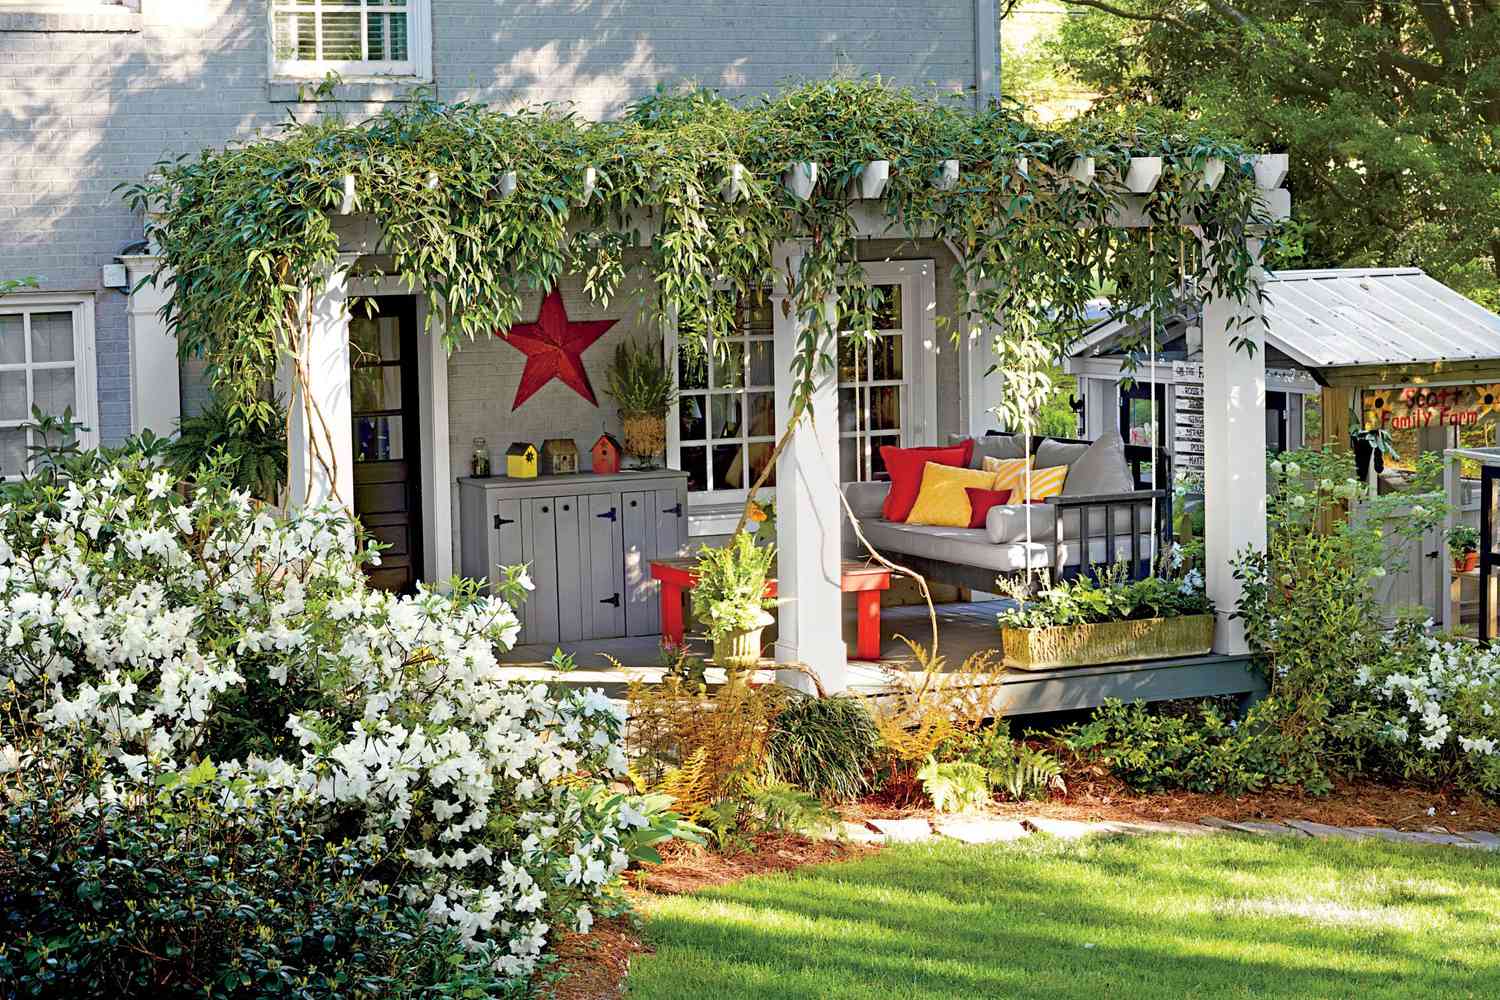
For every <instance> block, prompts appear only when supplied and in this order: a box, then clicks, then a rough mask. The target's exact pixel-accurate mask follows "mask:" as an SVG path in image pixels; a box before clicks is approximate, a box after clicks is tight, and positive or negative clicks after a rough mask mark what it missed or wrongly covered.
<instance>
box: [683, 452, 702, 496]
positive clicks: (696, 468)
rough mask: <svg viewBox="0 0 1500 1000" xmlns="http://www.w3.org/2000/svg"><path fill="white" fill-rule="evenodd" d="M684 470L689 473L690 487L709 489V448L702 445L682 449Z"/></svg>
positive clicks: (693, 488) (691, 488) (692, 488)
mask: <svg viewBox="0 0 1500 1000" xmlns="http://www.w3.org/2000/svg"><path fill="white" fill-rule="evenodd" d="M682 471H683V472H686V473H687V474H688V489H690V490H706V489H708V450H707V449H706V448H704V447H703V446H702V445H698V446H697V447H696V448H684V449H682Z"/></svg>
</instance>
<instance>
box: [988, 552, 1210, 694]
mask: <svg viewBox="0 0 1500 1000" xmlns="http://www.w3.org/2000/svg"><path fill="white" fill-rule="evenodd" d="M1124 569H1125V568H1124V566H1119V567H1116V568H1114V569H1112V570H1109V571H1105V572H1101V573H1099V574H1097V575H1096V576H1081V577H1079V578H1078V579H1077V580H1073V581H1064V582H1061V583H1058V584H1057V585H1056V586H1053V587H1049V588H1048V589H1046V590H1043V591H1042V592H1041V593H1040V594H1038V595H1036V597H1034V598H1032V599H1029V600H1020V601H1018V603H1017V606H1016V607H1015V608H1010V609H1007V610H1005V611H1003V612H1001V613H1000V616H999V619H1000V637H1001V645H1002V647H1003V649H1004V661H1005V665H1006V666H1007V667H1014V668H1015V669H1017V670H1050V669H1055V668H1059V667H1081V666H1094V665H1098V664H1105V663H1126V662H1130V661H1134V660H1160V659H1167V658H1170V657H1177V656H1199V655H1202V654H1204V653H1207V652H1209V651H1210V650H1211V649H1213V643H1214V605H1213V602H1212V601H1211V600H1210V599H1209V598H1208V595H1207V594H1206V593H1204V590H1203V579H1202V576H1201V574H1199V573H1198V572H1197V570H1192V571H1190V572H1188V573H1186V574H1185V575H1183V576H1181V577H1175V578H1174V577H1170V576H1151V577H1147V578H1146V579H1144V580H1126V579H1125V572H1124Z"/></svg>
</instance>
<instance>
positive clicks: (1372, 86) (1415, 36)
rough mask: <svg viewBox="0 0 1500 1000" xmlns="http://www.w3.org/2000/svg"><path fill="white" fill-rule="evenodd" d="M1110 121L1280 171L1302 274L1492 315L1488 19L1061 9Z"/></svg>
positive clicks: (1241, 5)
mask: <svg viewBox="0 0 1500 1000" xmlns="http://www.w3.org/2000/svg"><path fill="white" fill-rule="evenodd" d="M1065 2H1066V3H1067V4H1068V6H1069V7H1070V8H1071V9H1072V10H1073V12H1074V13H1076V14H1078V15H1079V16H1076V17H1071V18H1067V19H1065V21H1064V24H1063V26H1062V28H1061V29H1060V31H1059V32H1058V35H1057V37H1056V39H1055V40H1054V41H1053V42H1052V43H1050V50H1051V52H1052V53H1053V55H1054V56H1055V57H1056V58H1057V59H1058V60H1059V61H1060V62H1061V63H1062V64H1064V65H1065V66H1066V67H1067V70H1068V71H1069V72H1070V73H1071V74H1072V75H1073V76H1075V77H1076V78H1077V79H1079V80H1081V81H1082V82H1083V83H1085V84H1087V85H1088V86H1090V87H1092V88H1094V89H1096V90H1098V91H1099V92H1100V93H1101V95H1102V97H1101V100H1100V101H1099V102H1098V105H1097V107H1096V109H1095V116H1096V117H1098V118H1099V119H1100V120H1106V121H1107V120H1110V119H1112V118H1113V117H1115V116H1116V115H1118V114H1120V113H1122V111H1121V109H1123V108H1130V107H1134V106H1136V105H1138V104H1139V103H1141V102H1145V103H1148V104H1151V105H1154V106H1157V107H1161V108H1165V109H1172V110H1175V111H1181V112H1183V113H1185V114H1187V115H1189V116H1190V117H1192V118H1193V119H1195V120H1197V121H1200V122H1202V123H1204V125H1206V126H1208V127H1211V128H1222V129H1225V130H1227V131H1229V132H1231V133H1233V134H1235V135H1237V136H1240V137H1241V138H1243V139H1244V140H1245V141H1247V142H1248V143H1250V144H1251V145H1253V146H1256V147H1259V148H1262V149H1270V150H1285V151H1286V152H1288V153H1289V154H1290V157H1291V186H1292V187H1293V189H1294V197H1293V218H1294V220H1296V221H1297V223H1299V231H1300V233H1301V235H1302V237H1303V242H1304V250H1305V258H1304V261H1305V263H1306V264H1307V265H1312V266H1348V265H1412V264H1416V265H1420V266H1421V267H1423V268H1424V269H1426V270H1427V271H1428V272H1429V273H1431V274H1433V275H1434V276H1435V277H1437V278H1438V279H1439V280H1442V281H1444V282H1446V283H1448V284H1450V285H1452V286H1453V287H1455V288H1457V289H1459V290H1461V291H1464V292H1466V293H1468V294H1470V295H1473V296H1474V297H1476V298H1478V299H1479V300H1481V301H1483V302H1486V303H1487V304H1489V305H1492V306H1493V305H1497V304H1500V170H1497V168H1500V153H1497V150H1496V139H1497V136H1500V5H1497V4H1495V3H1493V2H1492V0H1336V2H1335V0H1330V2H1320V3H1305V2H1302V0H1233V2H1232V3H1231V2H1228V0H1207V2H1200V0H1065Z"/></svg>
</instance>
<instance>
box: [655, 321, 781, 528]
mask: <svg viewBox="0 0 1500 1000" xmlns="http://www.w3.org/2000/svg"><path fill="white" fill-rule="evenodd" d="M772 341H773V331H772V327H771V299H770V296H769V295H761V296H757V297H755V298H754V299H752V300H751V301H749V302H746V303H742V304H741V306H740V308H739V322H738V323H737V325H736V328H735V331H734V333H733V334H732V335H730V336H729V337H727V338H725V339H723V340H720V341H719V342H717V343H714V344H710V345H709V347H708V350H707V352H706V355H705V356H703V357H693V358H689V357H688V356H687V352H685V351H679V352H678V358H679V360H678V388H679V391H680V395H679V397H678V402H677V440H678V445H679V451H678V457H679V460H680V463H681V464H680V468H682V469H684V470H685V471H686V472H687V474H688V489H689V490H691V491H693V492H695V493H726V492H732V491H743V490H746V489H749V488H750V486H751V484H753V483H754V482H755V481H756V480H757V479H759V478H760V474H761V471H762V470H763V469H764V468H765V466H766V463H767V462H769V461H770V459H771V452H772V450H773V449H774V448H775V446H776V392H775V385H776V369H775V364H774V361H773V359H774V344H773V342H772ZM775 483H776V474H775V472H774V470H773V471H772V473H771V475H770V476H769V477H768V478H767V479H766V485H767V486H774V485H775ZM726 499H728V498H727V497H726Z"/></svg>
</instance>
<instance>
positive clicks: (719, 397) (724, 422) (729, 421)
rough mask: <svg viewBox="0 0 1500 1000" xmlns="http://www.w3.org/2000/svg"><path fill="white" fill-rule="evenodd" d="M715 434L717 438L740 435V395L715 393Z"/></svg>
mask: <svg viewBox="0 0 1500 1000" xmlns="http://www.w3.org/2000/svg"><path fill="white" fill-rule="evenodd" d="M711 426H712V427H713V436H714V437H716V438H720V439H723V438H732V437H738V436H739V434H740V397H739V396H737V395H732V394H729V393H722V392H720V393H715V394H714V397H713V423H712V425H711Z"/></svg>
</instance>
